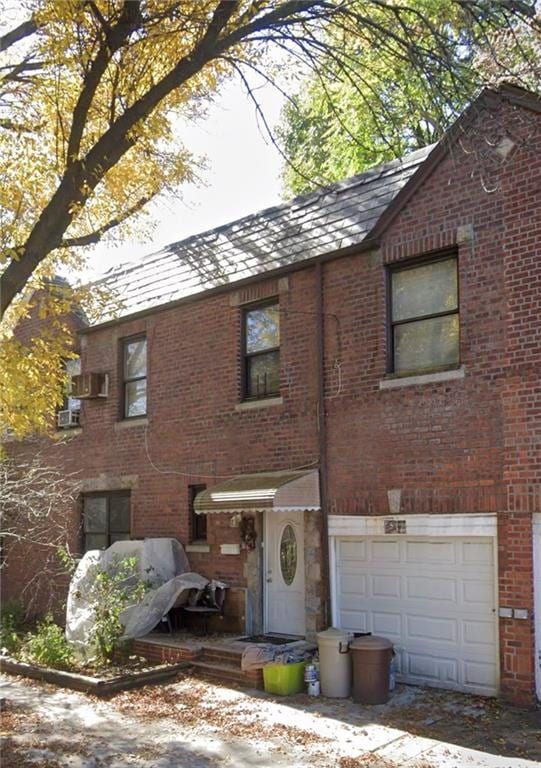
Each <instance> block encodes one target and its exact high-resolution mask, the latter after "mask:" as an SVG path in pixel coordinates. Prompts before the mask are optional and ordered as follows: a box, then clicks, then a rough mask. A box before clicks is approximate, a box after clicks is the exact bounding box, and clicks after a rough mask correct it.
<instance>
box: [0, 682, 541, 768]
mask: <svg viewBox="0 0 541 768" xmlns="http://www.w3.org/2000/svg"><path fill="white" fill-rule="evenodd" d="M0 696H1V697H2V699H3V704H4V706H3V710H4V711H3V715H2V737H3V748H2V761H1V762H2V768H29V766H39V768H59V767H60V766H63V767H64V766H70V768H106V767H107V768H121V767H124V766H137V767H138V768H166V767H167V768H174V767H175V766H183V767H185V768H217V767H218V766H220V767H222V766H224V767H225V766H228V767H233V766H235V768H253V767H255V766H258V768H282V767H284V768H285V767H286V766H287V767H289V768H292V767H295V766H298V767H299V768H304V766H312V767H313V766H317V768H361V767H362V768H396V767H397V766H400V767H402V766H404V767H407V768H440V767H441V768H463V767H464V766H467V767H468V768H476V767H478V766H479V767H480V766H486V767H487V768H488V767H490V768H533V767H534V766H537V767H539V766H540V765H541V716H540V713H539V712H537V713H535V712H532V713H524V712H518V711H517V710H511V709H506V708H503V707H502V706H501V705H500V704H498V702H490V701H486V700H481V699H477V698H473V697H467V696H461V695H457V694H448V693H444V692H442V691H427V690H422V689H419V688H411V687H406V686H404V687H400V688H399V690H398V691H397V692H396V693H395V695H394V696H393V698H392V700H391V702H390V703H389V704H387V705H383V706H378V707H359V706H358V705H356V704H354V703H353V702H351V701H350V700H347V701H337V700H330V699H323V698H319V699H310V698H308V697H307V696H305V695H304V694H303V695H299V696H294V697H288V698H283V699H279V698H277V697H271V696H268V695H267V694H264V693H259V692H255V691H254V692H246V691H241V690H235V689H231V688H225V687H222V686H218V685H213V684H210V683H206V682H202V681H201V680H197V679H195V678H193V677H189V676H184V677H179V679H178V681H177V682H175V683H173V684H170V685H167V686H155V687H152V688H151V687H148V688H144V689H141V690H136V691H129V692H126V693H123V694H120V695H118V696H116V697H115V698H113V699H111V700H109V701H105V702H104V701H99V700H97V699H94V698H92V697H88V696H84V695H82V694H77V693H73V692H68V691H65V690H61V689H57V688H54V687H52V686H50V685H46V684H35V683H30V682H29V681H26V680H23V679H21V678H8V677H3V678H0ZM442 733H443V734H446V735H445V738H442ZM473 744H475V745H477V747H478V748H476V749H474V748H472V745H473ZM498 753H499V754H498Z"/></svg>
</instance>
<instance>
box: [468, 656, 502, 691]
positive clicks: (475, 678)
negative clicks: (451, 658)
mask: <svg viewBox="0 0 541 768" xmlns="http://www.w3.org/2000/svg"><path fill="white" fill-rule="evenodd" d="M497 674H498V670H497V669H496V665H495V664H490V663H487V662H483V661H467V662H465V663H464V664H463V679H464V683H465V685H467V686H470V687H471V688H486V689H487V691H488V690H489V689H491V688H492V687H493V683H494V679H495V677H496V675H497Z"/></svg>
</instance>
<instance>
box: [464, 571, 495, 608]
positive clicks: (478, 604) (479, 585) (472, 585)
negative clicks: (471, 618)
mask: <svg viewBox="0 0 541 768" xmlns="http://www.w3.org/2000/svg"><path fill="white" fill-rule="evenodd" d="M462 601H463V602H464V605H465V606H469V607H472V608H474V609H475V610H481V611H483V612H485V611H486V612H487V613H491V612H492V607H493V606H492V603H493V602H494V588H493V586H492V584H491V582H490V581H489V580H488V579H485V580H484V581H480V580H478V579H465V580H464V581H462Z"/></svg>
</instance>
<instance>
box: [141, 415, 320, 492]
mask: <svg viewBox="0 0 541 768" xmlns="http://www.w3.org/2000/svg"><path fill="white" fill-rule="evenodd" d="M145 453H146V457H147V460H148V463H149V464H150V466H151V467H152V469H153V470H154V471H155V472H158V473H159V474H160V475H178V476H179V477H204V478H205V479H209V478H210V479H211V478H218V479H220V480H229V479H231V478H233V477H236V476H237V475H239V474H242V472H243V471H242V470H241V471H240V472H235V473H231V472H230V473H229V474H228V475H218V474H217V473H213V474H211V475H205V474H201V473H200V472H197V471H195V470H193V471H191V472H181V471H180V470H178V469H160V467H158V466H157V465H156V464H155V463H154V461H153V460H152V456H151V455H150V449H149V445H148V426H145ZM318 464H319V459H314V460H313V461H311V462H309V463H308V464H303V465H301V466H299V467H286V468H284V469H277V470H274V471H276V472H298V471H300V470H302V469H314V468H315V467H316V466H317V465H318ZM244 472H245V473H246V474H251V471H247V470H244Z"/></svg>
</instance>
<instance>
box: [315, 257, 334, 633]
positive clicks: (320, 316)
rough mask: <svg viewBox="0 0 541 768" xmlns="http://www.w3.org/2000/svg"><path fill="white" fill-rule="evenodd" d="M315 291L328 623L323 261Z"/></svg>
mask: <svg viewBox="0 0 541 768" xmlns="http://www.w3.org/2000/svg"><path fill="white" fill-rule="evenodd" d="M315 292H316V344H317V386H318V394H317V430H318V439H319V492H320V502H321V521H322V531H321V561H322V562H321V565H322V571H321V577H322V582H323V590H324V602H323V618H324V622H325V625H326V626H327V625H329V624H330V623H331V621H332V619H331V617H332V612H331V589H330V587H331V581H330V563H329V519H328V506H327V501H328V483H327V420H326V413H325V324H324V319H325V313H324V307H323V301H324V296H323V267H322V264H321V262H320V261H317V262H316V264H315Z"/></svg>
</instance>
